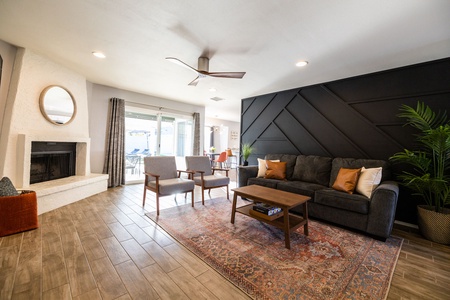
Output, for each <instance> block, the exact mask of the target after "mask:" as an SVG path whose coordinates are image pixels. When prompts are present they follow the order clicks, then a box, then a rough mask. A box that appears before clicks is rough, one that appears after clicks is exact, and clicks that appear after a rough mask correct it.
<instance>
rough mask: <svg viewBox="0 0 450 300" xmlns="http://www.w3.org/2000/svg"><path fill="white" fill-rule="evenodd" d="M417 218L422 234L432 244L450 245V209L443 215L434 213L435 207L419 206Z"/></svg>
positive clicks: (445, 210) (445, 209)
mask: <svg viewBox="0 0 450 300" xmlns="http://www.w3.org/2000/svg"><path fill="white" fill-rule="evenodd" d="M417 213H418V214H417V216H418V223H419V230H420V233H421V234H422V235H423V236H424V237H425V238H427V239H428V240H430V241H432V242H436V243H439V244H444V245H448V244H450V209H447V208H444V211H443V213H438V212H435V211H434V206H427V205H418V206H417Z"/></svg>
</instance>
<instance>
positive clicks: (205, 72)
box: [166, 57, 245, 86]
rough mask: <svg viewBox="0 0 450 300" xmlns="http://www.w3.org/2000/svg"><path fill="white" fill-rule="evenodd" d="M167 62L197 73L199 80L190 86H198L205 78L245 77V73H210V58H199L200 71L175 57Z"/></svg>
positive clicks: (192, 82) (168, 58)
mask: <svg viewBox="0 0 450 300" xmlns="http://www.w3.org/2000/svg"><path fill="white" fill-rule="evenodd" d="M166 59H167V60H169V61H171V62H173V63H176V64H178V65H181V66H183V67H185V68H188V69H189V70H192V71H194V72H195V73H197V78H195V79H194V80H193V81H191V82H190V83H189V85H192V86H196V85H197V83H198V82H199V81H200V79H202V78H205V77H220V78H237V79H241V78H242V77H244V75H245V72H209V58H207V57H199V58H198V69H195V68H193V67H191V66H190V65H188V64H186V63H184V62H182V61H181V60H179V59H178V58H175V57H166Z"/></svg>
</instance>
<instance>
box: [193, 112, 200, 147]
mask: <svg viewBox="0 0 450 300" xmlns="http://www.w3.org/2000/svg"><path fill="white" fill-rule="evenodd" d="M193 117H194V150H193V151H192V154H193V155H200V114H199V113H194V115H193Z"/></svg>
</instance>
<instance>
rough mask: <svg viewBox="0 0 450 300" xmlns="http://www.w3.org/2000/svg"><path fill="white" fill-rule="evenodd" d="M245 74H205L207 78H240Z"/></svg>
mask: <svg viewBox="0 0 450 300" xmlns="http://www.w3.org/2000/svg"><path fill="white" fill-rule="evenodd" d="M245 73H246V72H212V73H207V75H208V76H212V77H222V78H242V77H244V75H245Z"/></svg>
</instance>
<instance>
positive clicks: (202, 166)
mask: <svg viewBox="0 0 450 300" xmlns="http://www.w3.org/2000/svg"><path fill="white" fill-rule="evenodd" d="M185 160H186V169H187V171H189V172H193V175H194V176H193V178H194V182H195V185H197V186H200V187H201V188H202V204H203V205H205V190H208V195H210V193H211V189H214V188H220V187H226V188H227V199H230V196H229V188H228V185H229V184H230V178H229V177H228V171H229V169H222V168H214V167H211V163H210V161H209V158H208V157H207V156H186V157H185ZM215 171H225V172H226V173H225V174H226V176H223V175H221V174H217V173H215Z"/></svg>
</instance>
